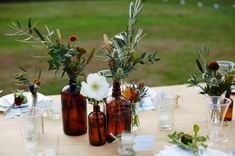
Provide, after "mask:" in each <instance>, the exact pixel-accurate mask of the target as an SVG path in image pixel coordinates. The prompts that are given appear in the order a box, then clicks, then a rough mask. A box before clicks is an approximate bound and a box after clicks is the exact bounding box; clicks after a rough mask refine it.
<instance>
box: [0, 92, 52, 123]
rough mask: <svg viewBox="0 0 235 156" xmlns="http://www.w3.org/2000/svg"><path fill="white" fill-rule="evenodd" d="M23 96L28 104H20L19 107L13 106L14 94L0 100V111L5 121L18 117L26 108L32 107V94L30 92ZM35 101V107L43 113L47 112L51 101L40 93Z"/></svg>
mask: <svg viewBox="0 0 235 156" xmlns="http://www.w3.org/2000/svg"><path fill="white" fill-rule="evenodd" d="M24 95H25V96H26V97H27V99H28V103H26V104H22V105H20V106H19V107H17V106H13V104H14V98H15V97H14V94H8V95H5V96H3V97H1V98H0V111H1V112H6V114H5V117H6V118H7V119H9V118H14V117H16V116H20V115H21V114H22V113H24V112H25V111H26V110H27V109H28V106H31V105H32V94H31V93H30V92H25V93H24ZM37 100H38V103H37V107H39V108H41V109H43V110H44V111H47V110H48V109H49V108H50V106H51V104H52V99H51V98H49V97H47V96H45V95H43V94H41V93H38V99H37ZM12 106H13V107H12Z"/></svg>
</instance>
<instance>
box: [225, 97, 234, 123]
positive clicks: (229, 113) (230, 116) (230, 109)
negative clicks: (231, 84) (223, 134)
mask: <svg viewBox="0 0 235 156" xmlns="http://www.w3.org/2000/svg"><path fill="white" fill-rule="evenodd" d="M230 95H231V94H230V93H227V94H226V98H229V99H230V100H231V103H230V105H229V107H228V110H227V113H226V114H225V117H224V121H232V119H233V99H232V98H231V97H230Z"/></svg>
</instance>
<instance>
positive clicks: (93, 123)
mask: <svg viewBox="0 0 235 156" xmlns="http://www.w3.org/2000/svg"><path fill="white" fill-rule="evenodd" d="M88 125H89V141H90V144H91V145H93V146H101V145H104V144H105V143H106V118H105V114H104V113H103V112H101V111H100V106H98V105H94V106H93V112H91V113H90V114H89V115H88Z"/></svg>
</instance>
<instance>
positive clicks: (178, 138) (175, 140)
mask: <svg viewBox="0 0 235 156" xmlns="http://www.w3.org/2000/svg"><path fill="white" fill-rule="evenodd" d="M199 130H200V127H199V126H198V125H197V124H194V126H193V131H194V135H189V134H185V133H184V132H174V133H172V134H169V135H168V137H169V139H170V140H169V142H170V143H172V144H176V145H178V146H179V147H181V148H184V149H186V150H190V151H192V152H193V153H194V155H195V156H199V152H200V151H202V150H203V149H206V148H207V145H206V144H205V142H206V141H207V137H205V136H199V135H198V132H199Z"/></svg>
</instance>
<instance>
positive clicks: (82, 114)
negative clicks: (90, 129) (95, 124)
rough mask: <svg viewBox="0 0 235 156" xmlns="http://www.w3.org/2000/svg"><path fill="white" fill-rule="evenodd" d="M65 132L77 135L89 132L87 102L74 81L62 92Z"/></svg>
mask: <svg viewBox="0 0 235 156" xmlns="http://www.w3.org/2000/svg"><path fill="white" fill-rule="evenodd" d="M61 103H62V119H63V128H64V133H65V134H67V135H71V136H75V135H82V134H85V133H86V132H87V103H86V98H85V97H84V96H82V95H81V94H80V89H79V88H78V87H77V85H76V83H74V81H71V80H70V84H69V85H68V86H65V87H64V88H63V89H62V92H61Z"/></svg>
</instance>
